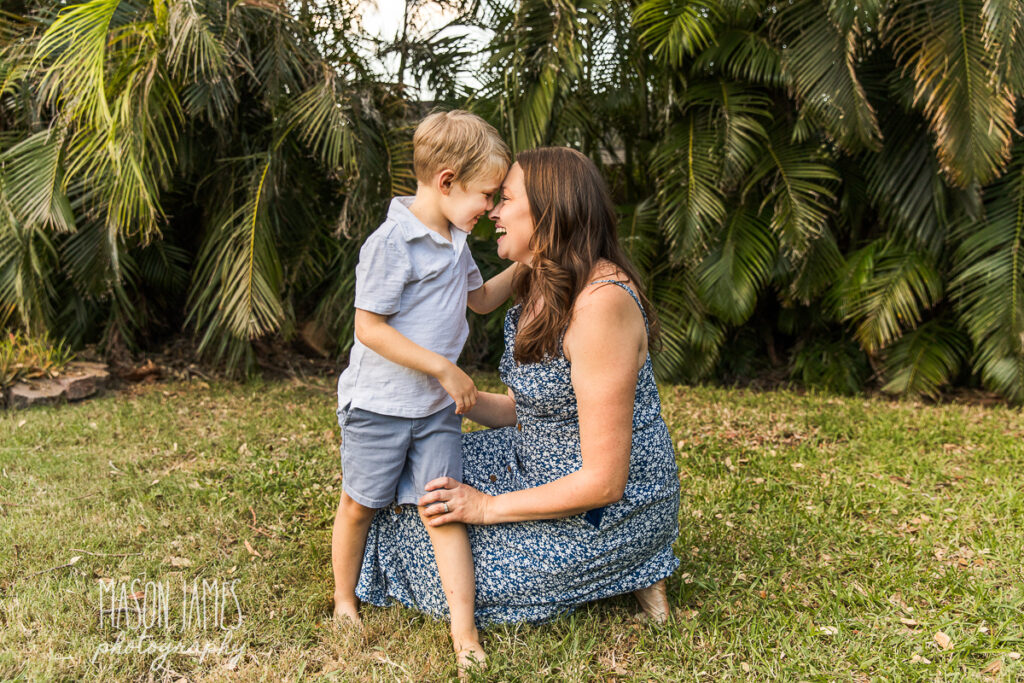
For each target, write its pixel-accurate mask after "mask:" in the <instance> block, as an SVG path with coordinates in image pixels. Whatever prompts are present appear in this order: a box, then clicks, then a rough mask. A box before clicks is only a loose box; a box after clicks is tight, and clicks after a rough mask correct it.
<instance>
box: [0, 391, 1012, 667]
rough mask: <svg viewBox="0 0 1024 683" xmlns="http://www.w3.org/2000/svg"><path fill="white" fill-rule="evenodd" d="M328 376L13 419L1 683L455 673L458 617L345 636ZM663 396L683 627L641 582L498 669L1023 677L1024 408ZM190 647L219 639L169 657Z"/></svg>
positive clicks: (503, 657) (5, 421)
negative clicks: (676, 487)
mask: <svg viewBox="0 0 1024 683" xmlns="http://www.w3.org/2000/svg"><path fill="white" fill-rule="evenodd" d="M478 379H479V380H480V384H481V385H482V386H491V387H494V386H495V384H496V382H495V380H494V378H493V377H492V376H481V377H479V378H478ZM333 390H334V379H333V378H324V379H322V380H316V381H314V382H313V384H299V383H274V384H261V383H256V384H249V385H244V386H240V385H233V384H226V383H225V384H214V385H213V386H206V385H205V384H204V383H193V384H186V383H177V384H173V383H172V384H156V385H148V386H143V387H139V388H137V389H135V390H133V391H132V392H130V393H127V394H117V395H107V396H105V397H103V398H99V399H96V400H92V401H87V402H85V403H81V404H77V405H69V406H64V407H60V408H46V409H35V410H29V411H24V412H4V413H0V679H7V678H13V679H19V680H22V679H23V680H55V679H56V680H60V679H64V680H140V681H141V680H177V679H178V678H181V677H184V678H188V679H192V680H195V679H202V680H300V679H318V680H371V679H373V680H381V681H390V680H396V679H397V680H415V681H419V680H443V679H446V678H450V677H452V676H454V673H455V668H454V664H453V661H452V657H451V655H450V651H449V644H448V638H447V629H446V626H445V625H444V624H442V623H437V622H433V621H431V620H430V619H428V618H425V617H423V616H421V615H419V614H417V613H415V612H413V611H410V610H407V609H404V608H401V607H398V606H393V607H389V608H386V609H379V608H374V607H370V608H367V609H365V611H364V615H365V620H366V628H365V629H364V630H363V631H362V632H352V631H350V630H348V631H341V632H339V631H335V630H334V629H332V628H331V626H330V622H329V619H328V613H329V600H330V598H329V596H330V594H331V591H332V579H331V571H330V528H331V522H332V520H333V515H334V509H335V505H336V503H337V496H338V492H339V463H338V457H337V447H338V430H337V423H336V421H335V415H334V403H335V399H334V395H333ZM662 401H663V403H664V414H665V418H666V420H667V422H668V424H669V427H670V429H671V431H672V433H673V437H674V440H675V442H676V443H677V456H678V461H679V467H680V477H681V482H682V487H683V498H682V506H681V509H680V511H679V520H680V527H681V531H680V536H679V539H678V543H677V545H676V551H677V554H678V555H679V557H680V558H682V561H683V564H682V567H681V568H680V569H679V571H678V572H677V573H676V574H675V575H674V576H673V577H672V578H671V579H670V580H669V599H670V601H671V602H672V603H673V605H674V613H675V618H674V620H673V622H672V623H670V624H669V625H667V626H657V625H653V624H650V623H648V622H646V621H645V620H644V619H643V618H642V617H641V615H640V613H639V610H638V608H637V606H636V604H635V602H634V601H633V599H632V598H631V597H629V596H626V597H621V598H617V599H613V600H608V601H603V602H599V603H594V604H592V605H590V606H588V607H587V608H585V609H582V610H580V611H578V612H577V613H575V614H573V615H572V616H569V617H565V618H563V619H560V620H557V621H555V622H553V623H550V624H547V625H542V626H518V627H513V626H509V627H498V628H491V629H488V630H487V631H485V632H484V635H483V638H484V640H483V642H484V645H485V647H487V648H488V652H489V655H490V659H489V664H490V666H489V670H488V673H487V676H486V678H487V679H488V680H495V681H519V680H570V681H580V680H602V681H604V680H637V681H648V680H655V681H667V680H672V681H675V680H698V679H699V680H722V679H730V680H732V679H739V680H744V679H751V680H765V679H776V680H785V681H791V680H792V681H799V680H860V679H865V680H867V679H879V680H933V679H936V678H940V679H968V680H985V679H989V678H991V679H994V680H1021V679H1024V661H1022V660H1021V659H1020V656H1021V654H1024V493H1022V491H1024V418H1022V415H1021V413H1020V412H1019V411H1018V410H1014V409H1010V408H1004V407H984V406H978V405H924V404H921V403H907V402H903V403H900V402H890V401H887V400H883V399H864V398H835V397H830V396H821V395H800V394H795V393H789V392H782V391H780V392H771V393H755V392H751V391H745V390H735V389H720V388H703V387H696V388H694V387H675V386H664V387H662ZM75 557H77V558H79V559H78V560H77V561H74V563H73V564H72V560H73V558H75ZM61 565H69V566H61ZM133 579H139V581H138V582H137V583H136V584H134V585H133V584H132V583H131V582H132V580H133ZM202 580H206V581H207V582H208V584H207V586H206V590H205V591H204V590H202V584H201V581H202ZM147 581H148V582H151V587H152V588H153V590H154V592H153V593H152V594H151V595H152V597H155V596H156V593H155V590H156V589H157V588H158V587H160V586H164V587H169V589H170V590H169V593H168V594H165V595H164V596H163V599H162V600H161V601H159V602H157V601H155V600H152V599H150V598H145V599H142V600H139V605H138V606H140V607H142V608H144V609H145V611H144V612H143V614H141V615H140V614H137V613H135V612H131V611H124V610H120V611H115V612H109V611H108V612H103V611H101V610H110V609H112V608H113V609H115V610H117V609H118V608H120V607H128V608H129V609H132V608H134V607H136V602H135V599H133V598H132V597H131V594H132V593H134V592H136V591H139V592H141V591H142V590H143V589H144V588H145V587H146V582H147ZM194 582H195V583H194ZM187 586H195V587H196V588H197V589H198V590H197V591H196V592H195V594H194V595H192V594H189V593H187V592H183V587H187ZM126 587H127V593H125V594H124V595H126V596H127V598H128V599H127V600H126V601H125V602H124V603H122V602H121V601H120V598H121V597H122V594H121V591H122V590H123V589H125V588H126ZM227 587H230V590H231V593H230V594H229V593H228V591H227V590H226V588H227ZM202 597H206V598H208V601H209V602H208V604H207V605H206V606H203V605H202V603H201V598H202ZM183 598H185V599H183ZM236 598H237V603H236V601H235V599H236ZM193 601H195V602H193ZM161 604H162V605H166V606H167V608H168V613H167V614H166V617H167V619H166V621H164V620H163V618H162V615H160V614H158V613H156V612H155V611H153V609H151V608H153V606H154V605H161ZM197 607H198V609H197ZM239 613H241V616H242V625H241V626H240V627H239V628H238V629H237V630H234V631H229V630H224V629H221V628H219V627H218V624H217V623H215V622H216V620H217V616H218V615H222V616H223V621H224V622H225V623H226V624H227V625H228V626H232V625H234V624H235V623H236V622H237V621H238V616H239ZM200 617H205V619H206V621H205V622H204V621H203V619H202V618H200ZM117 618H120V619H121V621H120V623H119V624H118V623H111V621H112V620H114V619H117ZM101 619H102V620H103V621H102V623H101ZM147 619H148V620H149V624H150V628H149V629H148V630H147V631H146V632H145V635H146V636H148V640H142V641H140V640H139V637H140V636H142V635H143V630H142V627H141V625H140V624H139V621H140V620H143V621H145V620H147ZM183 622H184V623H183ZM940 632H941V633H942V634H945V635H946V636H948V641H946V639H944V638H943V636H942V635H939V636H938V638H936V634H937V633H940ZM119 637H120V638H121V639H122V641H121V645H122V649H121V651H118V650H117V649H116V647H115V646H116V644H117V642H118V638H119ZM938 641H943V642H944V643H945V645H946V647H943V646H942V645H940V643H939V642H938ZM192 643H198V647H199V648H200V649H201V647H202V646H203V644H204V643H207V644H209V645H210V646H211V647H213V646H223V647H224V650H223V651H222V652H212V653H207V654H206V656H205V657H202V658H200V657H199V656H198V652H193V653H192V654H189V653H181V652H176V651H175V650H174V648H178V649H185V648H188V647H189V645H190V644H192ZM147 646H148V649H149V650H150V651H149V652H145V651H141V652H140V650H146V649H147ZM132 648H135V649H132ZM158 648H165V650H164V651H166V652H167V656H166V658H165V659H164V660H163V661H162V665H161V662H160V660H159V657H160V650H158ZM239 648H242V651H241V655H240V656H233V655H237V654H238V650H239ZM1019 653H1020V654H1019ZM200 660H201V661H200ZM154 662H156V666H153V664H154ZM986 669H987V672H986Z"/></svg>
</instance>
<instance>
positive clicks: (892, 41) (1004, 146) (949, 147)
mask: <svg viewBox="0 0 1024 683" xmlns="http://www.w3.org/2000/svg"><path fill="white" fill-rule="evenodd" d="M982 7H983V3H982V2H980V1H979V0H939V1H934V2H932V1H929V2H924V1H918V2H907V3H895V4H894V5H893V9H892V12H891V13H890V14H889V15H888V18H887V20H886V21H885V23H884V25H883V31H882V36H883V39H884V41H885V42H886V43H888V44H889V45H891V46H892V47H893V50H894V52H895V54H896V58H897V60H898V61H899V63H900V65H901V66H902V67H903V69H904V70H905V71H906V72H907V73H909V74H910V75H911V77H912V78H913V81H914V98H915V102H916V103H918V104H919V105H920V106H921V107H922V108H923V111H924V113H925V115H926V116H927V118H928V123H929V127H930V128H931V130H932V132H933V133H934V135H935V145H936V149H937V150H938V156H939V162H940V164H941V165H942V169H943V171H944V173H945V174H946V176H947V177H948V178H949V180H950V182H951V183H952V184H954V185H956V186H958V187H966V186H968V185H971V184H973V183H980V184H985V183H988V182H990V181H991V180H993V179H994V178H996V177H997V176H998V175H999V174H1000V172H1001V171H1002V169H1003V167H1004V166H1005V164H1006V161H1007V159H1008V158H1009V154H1010V143H1011V141H1012V137H1013V133H1014V114H1015V111H1016V97H1015V95H1014V93H1013V91H1011V90H1010V87H1009V86H1008V85H1007V84H1005V83H1003V82H1002V81H999V80H996V81H993V79H992V78H991V74H992V73H993V71H994V69H995V66H996V55H994V54H993V52H992V51H991V50H990V49H989V48H988V47H986V41H985V35H984V34H985V31H984V20H983V13H982Z"/></svg>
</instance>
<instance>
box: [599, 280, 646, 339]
mask: <svg viewBox="0 0 1024 683" xmlns="http://www.w3.org/2000/svg"><path fill="white" fill-rule="evenodd" d="M601 283H611V284H613V285H618V286H619V287H622V288H623V289H624V290H626V291H627V292H628V293H629V295H630V296H631V297H633V301H635V302H636V305H637V306H639V307H640V314H641V315H642V316H643V317H644V329H645V330H647V331H648V332H649V331H650V329H649V326H648V324H647V311H645V310H644V305H643V304H642V303H640V297H638V296H637V295H636V292H634V291H633V288H632V287H630V286H629V285H627V284H626V283H625V282H620V281H619V280H594V281H593V282H591V283H590V284H588V285H587V287H589V286H590V285H596V284H601Z"/></svg>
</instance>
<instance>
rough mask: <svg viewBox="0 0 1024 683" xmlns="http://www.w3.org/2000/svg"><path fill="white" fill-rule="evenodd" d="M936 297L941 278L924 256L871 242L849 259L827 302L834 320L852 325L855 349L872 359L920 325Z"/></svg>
mask: <svg viewBox="0 0 1024 683" xmlns="http://www.w3.org/2000/svg"><path fill="white" fill-rule="evenodd" d="M942 294H943V286H942V278H941V275H940V273H939V271H938V269H937V268H936V267H935V264H933V263H932V262H931V261H930V260H929V259H928V258H927V256H926V255H924V254H921V253H919V252H915V251H910V250H908V249H906V248H903V247H900V246H898V245H895V244H892V243H883V242H873V243H871V244H869V245H868V246H866V247H863V248H861V249H859V250H857V251H856V252H854V253H853V254H851V255H850V256H849V258H848V260H847V264H846V267H845V269H844V272H843V274H842V276H841V278H840V281H839V283H837V285H836V289H835V291H834V293H833V296H834V301H835V306H836V310H837V312H838V313H839V315H841V316H842V318H843V319H844V320H847V321H852V322H854V323H855V325H856V327H855V330H854V336H855V337H856V339H857V341H858V343H859V344H860V345H861V348H863V349H864V350H865V351H868V352H869V353H873V352H876V351H879V350H880V349H882V348H884V347H886V346H888V345H889V344H891V343H892V342H893V341H895V340H896V339H898V338H899V337H900V336H902V335H903V333H904V331H906V330H907V329H911V328H913V327H914V326H916V325H917V324H918V323H919V322H921V319H922V317H923V314H924V311H926V310H928V309H929V308H931V307H932V306H934V305H935V304H936V303H937V302H938V301H939V300H940V299H941V298H942Z"/></svg>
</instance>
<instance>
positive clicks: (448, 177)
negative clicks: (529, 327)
mask: <svg viewBox="0 0 1024 683" xmlns="http://www.w3.org/2000/svg"><path fill="white" fill-rule="evenodd" d="M510 162H511V156H510V154H509V150H508V147H507V146H506V145H505V143H504V142H503V141H502V140H501V138H500V137H499V136H498V132H497V131H496V130H495V129H494V128H493V127H492V126H490V125H489V124H487V123H486V122H485V121H484V120H483V119H481V118H479V117H478V116H475V115H473V114H470V113H468V112H464V111H450V112H441V113H435V114H431V115H430V116H428V117H427V118H425V119H424V120H423V121H422V122H421V123H420V125H419V126H418V127H417V128H416V133H415V135H414V136H413V167H414V170H415V173H416V181H417V187H416V196H415V197H396V198H395V199H393V200H392V202H391V206H390V208H389V210H388V217H387V219H386V220H385V221H384V223H383V224H382V225H381V226H380V227H379V228H378V229H377V230H376V231H375V232H374V233H373V234H372V235H370V236H369V237H368V238H367V240H366V242H365V243H364V244H363V247H362V249H361V250H360V252H359V264H358V265H357V266H356V299H355V307H356V314H355V332H356V335H355V336H356V339H355V343H354V344H353V346H352V351H351V355H350V357H349V365H348V368H347V369H346V370H345V371H344V372H343V373H342V374H341V377H340V378H339V380H338V406H339V408H338V417H339V423H340V424H341V429H342V445H341V466H342V472H343V479H342V484H343V485H342V489H343V491H342V494H341V501H340V502H339V504H338V511H337V514H336V516H335V519H334V533H333V536H332V542H331V561H332V564H333V567H334V583H335V588H334V617H335V618H336V619H342V618H348V619H352V620H353V621H354V622H356V623H360V619H359V612H358V599H357V598H356V595H355V587H356V582H357V580H358V578H359V571H360V567H361V565H362V559H363V551H364V549H365V546H366V535H367V532H368V529H369V525H370V521H371V520H372V518H373V515H374V512H375V511H376V510H377V509H379V508H382V507H385V506H387V505H389V504H390V503H392V502H393V501H395V502H397V504H398V505H410V504H411V505H415V504H416V503H417V501H418V500H419V498H420V496H422V495H423V494H425V493H426V489H425V488H424V486H425V485H426V484H427V482H429V481H430V480H432V479H435V478H437V477H443V476H448V477H452V478H454V479H457V480H460V481H461V479H462V444H461V432H462V429H461V418H460V417H459V416H460V415H461V414H462V413H465V412H466V411H468V410H469V409H470V408H472V407H473V404H474V403H476V387H475V386H474V385H473V380H472V379H470V377H469V375H467V374H466V373H465V372H463V371H462V370H460V369H459V368H458V367H457V366H456V365H455V361H456V360H457V359H458V356H459V353H460V352H461V351H462V346H463V344H464V343H465V342H466V337H467V336H468V335H469V325H468V324H467V322H466V313H465V309H466V305H467V303H468V304H469V307H470V308H471V309H473V310H474V311H475V312H477V313H489V312H491V311H493V310H494V309H495V308H497V307H498V306H499V305H501V303H502V302H504V301H505V300H506V299H507V298H508V297H509V295H510V294H511V281H512V271H513V269H514V266H513V267H510V268H508V269H506V270H505V271H504V272H502V273H501V274H499V275H497V276H495V277H494V278H492V279H490V280H489V281H487V282H486V283H484V282H483V280H482V278H481V277H480V271H479V270H478V269H477V267H476V264H475V263H474V262H473V257H472V256H471V255H470V253H469V249H468V246H467V244H466V237H467V233H469V232H470V231H471V230H472V229H473V226H474V224H475V223H476V221H477V219H478V218H480V216H482V215H484V214H485V213H486V212H487V211H488V210H489V209H490V207H491V201H492V197H493V195H494V193H495V192H496V191H497V190H498V187H499V186H500V185H501V182H502V180H503V178H504V176H505V172H506V170H507V169H508V167H509V165H510ZM420 512H421V517H422V510H421V511H420ZM426 529H427V532H428V533H429V534H430V540H431V542H432V543H433V546H434V556H435V557H436V558H437V569H438V574H439V575H440V578H441V584H442V586H443V587H444V592H445V595H446V596H447V599H448V610H449V612H450V614H451V633H452V642H453V645H454V647H455V652H456V654H457V655H458V659H459V663H460V666H464V665H465V664H466V663H468V661H469V658H470V657H473V658H475V659H478V660H480V661H483V659H484V653H483V648H482V647H481V646H480V641H479V639H478V634H477V630H476V625H475V624H474V621H473V612H474V598H475V580H474V573H473V556H472V554H471V552H470V547H469V539H468V536H467V534H466V527H465V525H463V524H446V525H444V526H441V527H431V526H427V527H426Z"/></svg>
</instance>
